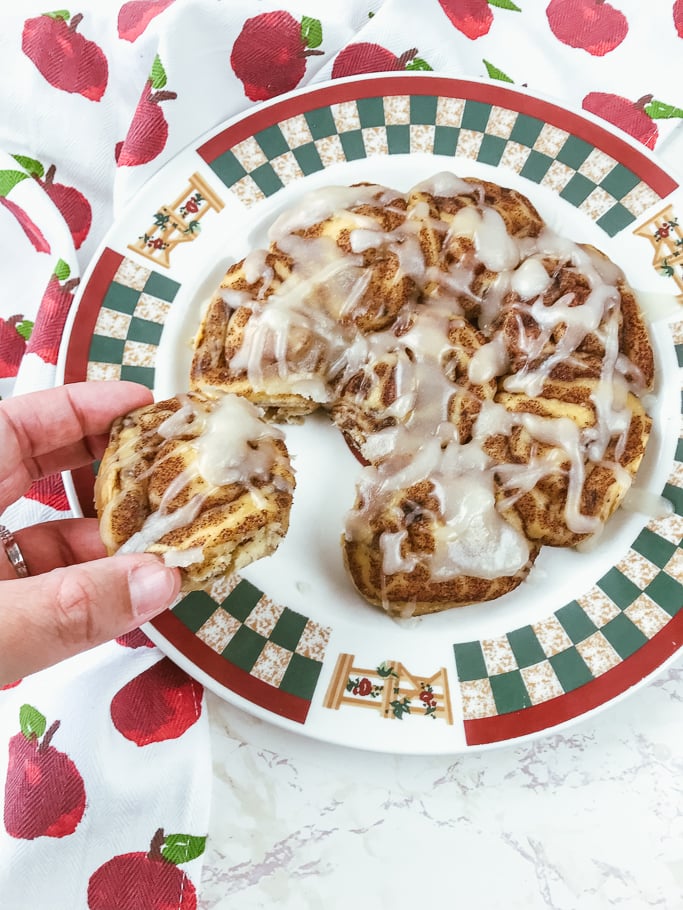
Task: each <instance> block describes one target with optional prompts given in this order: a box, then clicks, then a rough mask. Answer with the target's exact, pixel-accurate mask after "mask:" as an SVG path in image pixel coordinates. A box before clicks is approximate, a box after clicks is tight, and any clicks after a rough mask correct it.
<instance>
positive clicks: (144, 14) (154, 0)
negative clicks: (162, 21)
mask: <svg viewBox="0 0 683 910" xmlns="http://www.w3.org/2000/svg"><path fill="white" fill-rule="evenodd" d="M172 3H173V0H131V2H130V3H124V4H123V6H122V7H121V9H120V10H119V22H118V25H119V38H123V40H124V41H131V42H132V41H135V39H136V38H139V37H140V35H141V34H142V33H143V32H144V30H145V29H146V28H147V26H148V25H149V23H150V22H151V21H152V19H154V17H155V16H158V15H159V13H162V12H163V11H164V10H165V9H166V7H167V6H170V5H171V4H172Z"/></svg>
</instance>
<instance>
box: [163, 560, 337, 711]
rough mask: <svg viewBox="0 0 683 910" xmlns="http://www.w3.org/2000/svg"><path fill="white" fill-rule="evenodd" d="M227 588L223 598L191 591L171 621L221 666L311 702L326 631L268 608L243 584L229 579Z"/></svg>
mask: <svg viewBox="0 0 683 910" xmlns="http://www.w3.org/2000/svg"><path fill="white" fill-rule="evenodd" d="M230 587H231V590H230V591H229V593H228V594H227V596H225V594H223V595H218V594H215V593H214V594H213V596H210V595H209V594H208V593H205V592H203V591H200V592H197V591H195V592H193V593H191V594H189V595H188V596H187V597H185V598H184V599H183V600H182V601H181V602H180V603H179V604H178V605H177V606H176V607H175V608H174V610H173V612H174V615H175V616H176V617H177V618H178V619H180V621H181V622H182V623H183V624H184V625H185V626H187V628H188V629H189V630H190V631H191V632H193V633H195V634H196V635H197V637H198V638H200V639H201V640H202V641H203V642H204V643H205V644H206V645H207V646H208V647H210V648H211V649H212V650H213V651H215V652H216V653H217V654H220V655H221V656H222V657H223V658H224V659H225V660H226V661H228V662H230V663H231V664H233V665H234V666H236V667H238V668H239V669H241V670H244V671H245V672H246V673H249V674H251V675H252V676H254V677H255V678H257V679H259V680H261V681H262V682H265V683H267V684H269V685H271V686H273V687H275V688H277V689H278V690H279V691H281V692H286V693H288V694H290V695H295V696H297V697H299V698H302V699H305V700H307V701H310V700H311V698H312V697H313V693H314V691H315V687H316V684H317V681H318V676H319V675H320V670H321V667H322V661H323V658H324V654H325V649H326V647H327V640H328V637H329V630H328V629H326V628H324V627H322V626H319V625H318V624H317V623H314V622H313V621H312V620H310V619H308V618H307V617H305V616H302V615H301V614H300V613H296V612H295V611H294V610H290V609H289V608H288V607H282V606H279V605H277V604H275V603H273V602H272V601H271V600H270V599H269V598H267V597H265V596H264V595H263V593H262V592H261V591H259V589H258V588H256V587H254V585H252V584H251V583H250V582H248V581H246V580H245V579H239V578H238V577H237V576H235V577H233V579H231V584H230ZM216 598H218V599H216Z"/></svg>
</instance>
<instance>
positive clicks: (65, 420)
mask: <svg viewBox="0 0 683 910" xmlns="http://www.w3.org/2000/svg"><path fill="white" fill-rule="evenodd" d="M151 400H152V394H151V392H150V391H149V389H147V388H146V387H145V386H142V385H138V384H137V383H134V382H119V381H114V382H112V381H102V382H95V381H93V382H79V383H73V384H70V385H65V386H59V387H58V388H55V389H47V390H45V391H41V392H30V393H29V394H27V395H20V396H18V397H17V398H10V399H7V400H5V401H3V402H0V451H1V452H2V453H3V457H2V462H1V463H0V509H2V508H5V507H6V506H8V505H9V504H10V503H12V502H14V501H15V500H17V499H18V498H19V496H21V495H22V494H23V493H25V492H26V490H27V489H28V488H29V486H30V485H31V483H32V482H33V481H34V480H36V479H37V478H38V477H43V476H45V475H47V474H52V473H54V472H55V471H65V470H68V469H70V468H77V467H81V466H82V465H85V464H88V463H90V462H92V461H94V460H95V459H96V458H98V457H99V456H100V455H101V454H102V451H103V449H104V446H105V445H106V440H107V438H108V434H109V428H110V427H111V424H112V422H113V421H114V419H115V418H116V417H119V416H120V415H121V414H125V413H127V412H128V411H132V410H133V409H134V408H137V407H140V406H142V405H145V404H148V403H149V402H150V401H151Z"/></svg>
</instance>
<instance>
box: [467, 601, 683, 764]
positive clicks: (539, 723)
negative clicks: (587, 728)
mask: <svg viewBox="0 0 683 910" xmlns="http://www.w3.org/2000/svg"><path fill="white" fill-rule="evenodd" d="M682 645H683V611H680V612H679V613H677V614H676V615H675V616H674V617H672V619H670V620H669V622H667V624H666V626H664V628H663V629H661V630H660V631H659V632H657V634H656V635H654V636H653V637H652V638H651V639H650V640H649V641H648V642H646V643H645V644H644V645H642V646H641V647H640V648H638V650H637V651H634V652H633V654H631V655H630V656H629V657H627V658H625V659H624V660H622V661H621V663H619V664H617V665H616V666H615V667H612V669H611V670H607V671H606V672H605V673H603V674H602V675H601V676H598V677H596V678H595V679H592V680H591V681H590V682H587V683H584V685H582V686H579V688H578V689H573V690H572V691H571V692H565V693H564V694H563V695H558V696H556V697H555V698H551V699H549V700H548V701H545V702H541V703H540V704H538V705H531V707H529V708H521V709H520V710H519V711H511V712H510V713H509V714H497V715H495V716H494V717H482V718H477V719H476V720H465V721H463V724H464V727H465V739H466V741H467V744H468V745H469V746H482V745H489V744H492V743H503V742H508V741H514V740H515V739H516V738H519V737H521V736H528V735H530V734H532V733H540V732H541V731H547V732H548V733H550V732H552V728H553V727H557V726H558V725H559V724H563V723H566V722H567V721H570V720H573V719H574V718H577V717H580V716H581V715H583V714H588V712H589V711H593V710H594V709H595V708H599V707H600V706H601V705H606V704H607V703H608V702H610V701H612V700H613V699H615V698H617V697H618V696H620V695H625V694H626V693H627V692H628V690H629V689H631V688H633V686H635V685H637V684H638V683H640V682H642V681H643V680H644V679H645V678H646V677H647V676H649V675H650V674H651V673H654V671H655V670H657V669H658V668H659V667H661V666H662V664H664V663H665V662H666V661H667V660H669V659H670V658H672V657H673V656H674V655H675V654H676V652H677V651H678V649H679V648H680V647H681V646H682Z"/></svg>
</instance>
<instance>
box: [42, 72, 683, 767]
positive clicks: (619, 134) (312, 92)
mask: <svg viewBox="0 0 683 910" xmlns="http://www.w3.org/2000/svg"><path fill="white" fill-rule="evenodd" d="M378 83H386V84H391V83H393V84H394V85H395V86H399V87H400V86H403V85H405V86H410V87H411V88H415V87H416V86H417V85H423V86H425V87H426V86H427V85H429V86H430V88H431V89H433V92H434V94H441V92H439V91H438V86H447V87H449V95H450V97H459V98H465V99H467V100H470V96H469V95H467V94H463V92H462V91H460V92H459V94H457V95H456V94H454V90H455V89H459V88H461V87H471V86H476V87H478V88H477V90H476V92H475V93H474V94H475V96H476V97H475V100H480V98H481V97H482V94H483V95H489V94H490V92H491V91H493V94H494V95H498V94H499V93H500V97H501V98H507V99H508V100H509V99H521V98H523V99H525V101H526V102H528V101H529V100H532V101H537V102H539V103H540V104H541V105H543V106H544V108H547V109H550V110H553V111H554V112H556V115H557V116H558V117H560V118H566V117H567V116H569V117H570V118H571V119H572V122H577V123H578V122H581V123H583V124H589V125H591V126H592V127H593V128H594V129H595V130H596V131H597V134H598V135H600V136H601V137H603V138H604V137H608V138H614V139H617V140H619V142H620V143H621V144H625V145H626V146H627V147H628V148H630V150H631V153H632V154H633V156H634V159H635V160H638V159H639V160H641V161H646V162H648V163H649V164H651V165H654V166H655V167H656V168H657V170H658V171H659V172H660V174H662V175H664V176H665V177H666V180H667V181H668V182H669V184H668V185H669V189H668V191H667V193H665V194H664V195H663V196H662V198H666V196H669V195H671V193H673V192H675V190H676V189H680V182H679V181H678V179H677V177H675V176H674V175H673V174H672V170H671V168H670V167H669V166H668V165H665V164H664V163H663V162H662V161H661V160H660V159H659V158H658V157H657V155H656V154H655V153H654V152H652V151H651V150H649V149H647V148H646V147H644V146H642V145H641V144H640V143H638V142H637V140H635V139H634V138H633V137H631V136H630V135H629V134H628V133H625V132H624V131H623V130H620V129H619V128H618V127H615V126H613V125H612V124H609V123H607V122H606V121H603V120H601V118H599V117H597V116H595V115H592V114H590V113H589V112H587V111H583V110H581V111H579V110H577V109H576V108H574V107H572V106H567V105H564V104H563V103H561V102H559V101H558V100H557V99H554V98H550V97H548V96H545V95H543V94H542V93H538V92H535V91H530V90H528V89H526V88H524V89H522V88H520V87H518V86H514V87H511V86H508V85H507V84H501V83H498V82H496V81H495V80H490V79H486V78H469V77H468V78H461V77H451V76H444V75H442V74H439V73H419V74H418V73H415V74H406V73H379V74H368V75H361V76H354V77H347V78H345V79H339V80H327V81H325V82H318V83H309V84H307V85H306V86H302V87H300V88H297V89H295V90H293V91H292V92H288V93H286V94H285V95H280V96H277V97H275V98H273V99H269V100H268V101H265V102H261V103H259V104H257V105H254V106H253V107H250V108H248V109H247V110H245V111H242V112H239V113H238V114H236V115H234V116H232V117H230V118H227V119H226V120H225V121H223V122H222V123H220V124H218V125H216V126H214V127H212V128H210V129H208V130H206V131H204V132H203V133H202V134H200V135H199V136H197V137H196V138H195V139H194V140H192V141H191V142H190V143H188V144H187V145H186V146H185V147H184V148H183V149H181V150H180V151H178V152H177V153H176V154H174V155H172V156H171V157H170V158H169V159H167V160H166V161H165V162H163V163H162V164H161V165H160V167H159V169H158V170H157V171H155V173H154V174H152V175H150V177H149V179H148V180H147V181H146V182H145V183H144V185H143V186H142V187H141V188H140V189H139V190H138V191H137V193H136V194H135V195H134V196H133V197H132V198H131V199H130V200H128V202H127V203H126V205H125V206H124V207H122V208H121V210H120V211H119V212H118V214H117V216H116V218H115V219H114V220H113V222H112V225H110V227H109V229H108V230H107V231H106V232H105V234H104V236H103V238H102V240H101V242H100V244H99V245H98V247H97V249H96V251H95V252H94V254H93V256H92V258H91V260H90V262H89V264H88V266H87V268H86V269H85V270H84V271H83V274H82V278H81V283H80V286H79V289H78V292H77V294H76V296H75V299H74V304H73V306H72V308H71V311H70V313H69V319H68V321H67V324H66V326H65V329H64V334H63V336H62V343H61V345H60V352H59V358H58V363H57V372H56V378H55V384H56V385H58V384H62V383H64V382H67V381H71V379H70V378H69V366H68V362H69V353H70V349H71V346H72V342H73V338H72V336H73V332H74V323H75V320H76V316H77V314H78V310H79V307H80V303H81V300H82V297H83V294H84V293H85V289H86V288H87V287H88V286H89V285H90V282H91V280H92V278H93V275H94V274H95V272H96V269H97V267H98V265H99V264H100V263H101V260H102V257H103V254H104V252H105V251H106V249H107V239H108V238H109V237H110V236H111V235H112V233H113V232H114V231H115V230H116V228H117V226H118V225H119V224H120V223H121V222H122V220H123V219H124V217H125V216H126V214H127V213H129V212H133V211H135V209H136V203H137V201H138V196H139V194H140V193H141V192H143V191H149V189H150V187H153V186H155V185H157V184H158V185H161V183H162V181H163V179H164V175H165V172H166V171H167V170H169V169H170V168H172V167H173V166H174V165H175V164H176V163H177V161H178V160H179V159H181V158H182V157H183V156H186V155H188V154H189V153H190V152H194V153H197V154H200V152H199V149H200V148H203V147H205V146H207V145H209V144H210V143H214V146H215V144H216V142H217V140H218V138H219V137H221V136H224V134H225V133H226V131H228V130H229V129H230V128H232V127H235V126H237V125H242V124H246V122H248V123H249V125H250V126H251V125H252V124H253V123H254V122H257V123H258V122H260V119H259V118H262V119H263V121H264V124H265V125H267V126H270V125H272V124H273V123H278V122H282V119H283V118H280V119H279V120H278V119H273V118H272V110H273V108H275V109H276V110H277V109H278V108H280V109H283V107H284V108H285V109H286V107H287V106H288V105H289V104H290V103H292V102H299V100H300V99H301V98H302V97H303V98H309V97H315V96H318V97H324V96H325V94H326V93H327V92H333V93H339V92H340V91H341V92H342V94H343V95H344V97H346V95H348V96H353V99H351V98H349V99H348V100H357V97H358V92H357V88H355V87H357V86H358V85H359V84H363V85H368V86H369V90H368V93H367V94H366V95H364V96H362V97H375V96H377V95H380V96H382V97H386V92H385V91H384V90H383V89H381V88H380V89H379V90H377V89H373V86H377V85H378ZM405 94H412V93H410V92H406V93H405ZM337 101H338V99H337ZM487 101H488V103H493V102H491V101H490V97H488V98H487ZM323 103H324V102H323ZM329 103H332V102H331V101H330V102H329ZM519 106H520V105H519V104H517V105H516V107H515V108H514V109H515V110H517V112H519V111H518V108H519ZM269 115H270V116H269ZM544 122H548V121H547V119H546V120H544ZM563 123H564V126H561V127H560V128H561V129H566V128H567V124H566V120H563ZM568 131H569V132H570V133H572V130H571V129H570V130H568ZM254 132H255V130H254V129H253V128H252V129H249V131H248V134H249V136H253V134H254ZM608 144H609V143H608ZM594 145H595V147H601V146H598V145H597V144H595V143H594ZM204 160H206V159H204ZM617 161H618V162H619V163H622V164H623V159H622V158H618V159H617ZM665 183H666V181H665ZM671 184H673V185H671ZM662 186H664V184H662ZM636 220H637V219H636ZM90 338H91V335H90V334H89V335H88V337H87V341H88V343H89V341H90ZM65 480H66V483H67V492H68V495H69V502H70V504H71V505H72V508H73V507H74V506H77V507H78V509H79V510H80V501H79V498H78V494H77V492H76V491H75V486H74V483H73V475H72V474H71V472H69V473H68V474H67V476H66V478H65ZM74 497H76V498H74ZM672 622H673V618H672V620H671V622H670V623H668V624H667V628H668V627H669V626H670V625H671V623H672ZM152 628H153V629H154V632H153V634H150V637H151V638H152V640H153V641H155V643H156V644H157V645H159V646H160V647H161V649H162V650H164V647H162V644H164V643H165V644H166V646H167V647H169V648H173V649H174V650H176V651H178V649H177V648H176V647H175V645H174V644H173V642H172V641H170V640H169V639H166V638H165V637H164V635H163V633H162V632H160V630H159V628H158V624H157V622H156V621H153V622H152V623H151V628H150V631H151V629H152ZM672 630H673V626H672ZM662 631H664V630H662ZM191 634H192V635H194V633H191ZM682 644H683V641H678V643H677V645H676V646H675V647H674V650H673V652H672V653H671V654H670V655H669V656H668V657H666V658H665V659H664V660H663V661H662V662H660V663H658V664H657V665H656V666H655V667H654V669H651V670H650V671H648V672H647V673H646V674H645V675H643V676H642V677H641V678H640V679H639V680H638V681H636V682H635V683H632V684H631V685H627V686H626V687H625V688H623V689H622V690H620V691H619V692H618V693H617V694H616V695H612V696H611V697H608V698H607V699H605V700H604V701H601V702H599V703H598V704H597V705H596V706H593V707H591V708H589V709H588V710H587V711H582V712H580V713H577V714H575V715H573V716H571V717H569V718H567V719H566V720H564V721H559V722H556V723H551V724H550V725H548V726H545V727H543V728H541V729H538V730H533V731H531V732H528V733H523V734H520V735H517V736H512V737H509V738H507V739H500V740H496V741H494V742H486V743H474V742H469V741H468V742H465V743H463V744H462V746H460V747H457V745H458V744H457V743H455V744H448V746H447V747H446V748H444V749H443V750H437V751H438V752H443V753H444V754H445V753H447V754H457V753H462V752H469V751H473V750H476V749H481V748H491V747H497V746H504V745H507V744H513V743H518V742H523V741H527V740H529V739H536V738H539V737H541V736H545V735H548V734H551V733H553V732H555V731H559V730H561V729H564V728H565V727H566V726H570V725H572V724H575V723H577V722H579V721H581V720H582V719H585V718H588V717H592V716H593V715H595V714H596V713H598V712H599V711H600V710H603V709H604V708H607V707H608V706H609V705H611V704H613V703H614V702H616V701H618V700H620V699H621V698H623V697H626V696H627V695H628V694H630V693H631V692H633V691H634V690H635V689H637V688H639V687H640V686H641V685H644V684H646V683H647V682H648V681H650V680H651V679H652V678H654V677H655V676H656V675H658V674H659V673H660V672H663V671H664V669H665V668H666V667H667V666H668V665H669V663H671V662H672V661H673V660H675V658H676V656H677V655H678V653H679V650H680V648H681V645H682ZM178 653H179V654H181V655H182V652H179V651H178ZM174 659H176V660H177V662H179V663H180V660H179V658H178V657H177V655H176V657H175V658H174ZM329 659H330V660H331V659H332V658H331V656H330V658H329ZM632 659H633V658H632V657H631V656H630V657H628V658H627V660H632ZM325 660H328V657H327V655H326V657H325ZM181 666H183V668H184V669H186V670H187V671H188V672H190V674H191V675H194V672H195V671H197V670H200V671H201V672H202V673H204V670H203V668H202V667H200V666H198V665H196V664H194V663H192V662H191V661H190V660H188V659H186V658H185V657H184V655H183V662H182V663H181ZM209 678H211V677H209ZM204 684H205V685H207V687H208V688H210V689H213V691H216V689H215V687H214V686H212V685H211V684H210V683H207V682H206V681H204ZM457 685H458V681H457V679H456V680H455V681H454V682H453V686H454V687H455V686H457ZM220 688H221V690H223V688H224V687H222V686H221V687H220ZM227 691H229V690H227ZM217 694H218V695H219V697H222V698H225V699H226V700H228V701H233V702H234V701H235V700H236V699H237V700H239V706H240V707H242V708H243V709H244V710H247V711H250V710H251V711H252V713H254V714H256V715H257V716H259V715H260V714H261V713H263V714H264V715H265V716H264V717H263V719H266V720H271V721H272V722H274V723H277V724H279V725H282V726H284V727H285V728H287V729H290V730H294V731H296V732H298V733H303V734H304V735H307V736H309V737H311V738H313V739H317V740H321V741H326V742H331V743H334V744H336V745H344V746H347V747H351V748H357V749H366V750H369V751H384V750H383V749H378V750H376V749H374V748H373V746H371V745H370V746H368V745H367V744H362V743H361V744H359V743H355V742H349V741H348V740H347V741H343V739H337V738H333V737H332V738H329V737H325V736H323V735H321V734H320V733H316V732H313V730H312V729H310V728H308V729H307V727H306V724H305V723H302V724H296V723H295V722H292V721H288V720H286V719H284V720H283V719H282V718H280V717H279V716H278V715H277V714H274V713H273V712H271V711H269V710H268V709H266V708H263V707H262V705H260V704H258V703H254V702H250V701H247V700H244V699H243V698H242V697H241V696H240V695H239V694H237V693H234V692H232V693H231V695H232V698H230V697H228V696H226V695H225V693H224V691H218V692H217ZM315 694H316V697H317V696H318V695H319V691H318V689H316V693H315ZM565 694H566V693H565ZM255 709H256V710H255ZM500 716H501V715H497V718H498V719H499V718H500ZM460 720H462V718H460ZM463 723H464V721H463ZM454 746H456V747H455V748H454ZM399 751H400V752H402V753H405V754H417V753H416V752H415V751H414V750H413V749H411V748H410V747H407V748H403V749H401V750H399ZM391 752H392V753H394V754H396V752H397V750H396V749H392V750H391ZM418 752H419V754H436V752H435V751H434V750H433V749H429V750H427V751H425V750H422V749H420V750H418Z"/></svg>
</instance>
